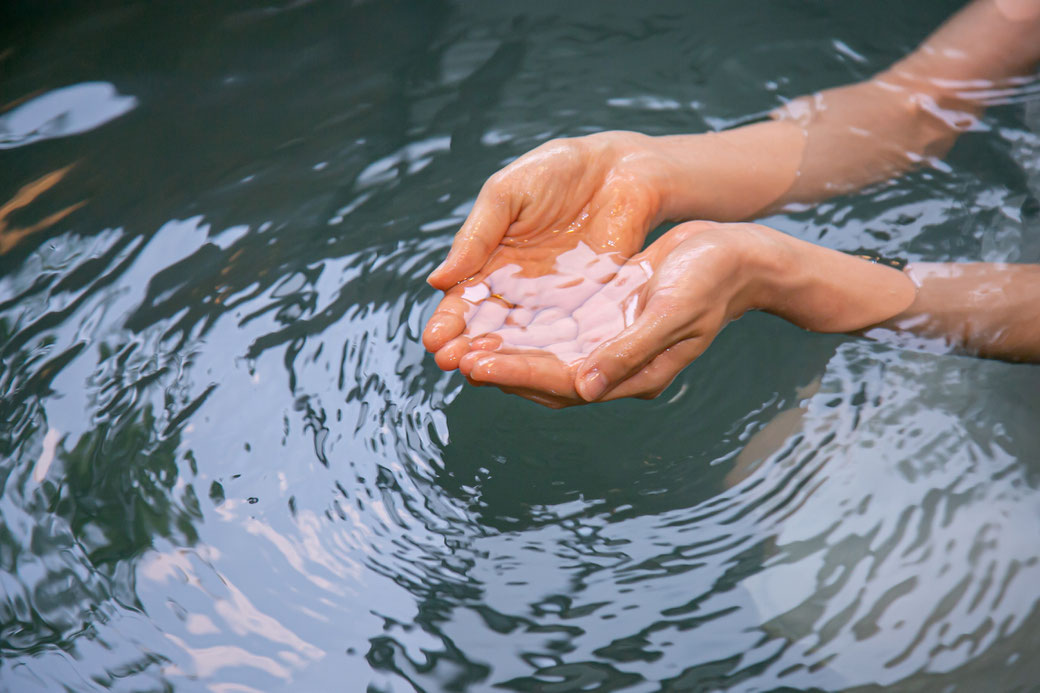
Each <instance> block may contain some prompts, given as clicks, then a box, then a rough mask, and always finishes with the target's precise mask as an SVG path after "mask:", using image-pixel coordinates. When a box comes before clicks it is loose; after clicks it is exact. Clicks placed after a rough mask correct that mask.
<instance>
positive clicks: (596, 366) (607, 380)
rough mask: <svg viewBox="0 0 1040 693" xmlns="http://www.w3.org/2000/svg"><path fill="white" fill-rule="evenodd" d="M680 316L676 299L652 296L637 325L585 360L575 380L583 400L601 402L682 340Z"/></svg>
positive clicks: (636, 322)
mask: <svg viewBox="0 0 1040 693" xmlns="http://www.w3.org/2000/svg"><path fill="white" fill-rule="evenodd" d="M681 315H682V313H681V310H680V309H679V306H678V305H677V304H676V301H675V299H673V298H671V297H668V296H664V295H661V294H656V295H654V296H652V297H651V298H650V300H649V301H648V302H647V304H646V307H645V308H644V309H643V312H642V313H640V315H639V317H638V318H636V320H635V322H633V323H632V324H631V325H629V326H628V327H627V328H625V329H624V330H622V331H621V333H620V334H618V336H617V337H614V338H613V339H611V340H610V341H608V342H605V343H603V344H601V345H600V346H598V347H597V348H596V349H595V350H593V352H592V353H591V354H589V356H588V358H586V359H585V362H584V363H583V364H582V366H581V368H580V369H579V370H578V374H577V378H576V381H575V389H576V390H577V391H578V394H579V395H581V397H582V399H584V400H585V401H587V402H592V401H594V400H597V399H599V398H600V397H602V396H603V395H605V394H606V393H607V392H608V391H609V390H611V389H613V388H615V387H617V386H618V385H620V384H621V383H622V382H624V381H625V380H627V379H628V378H630V377H632V376H633V375H635V374H637V373H639V371H641V370H642V369H643V367H644V366H646V364H648V363H649V362H650V361H652V360H653V359H654V358H655V357H656V356H658V355H659V354H660V353H661V352H663V351H664V350H665V349H668V348H669V347H671V346H672V345H673V344H675V343H676V342H678V341H680V340H681V339H682V329H683V324H684V321H683V320H682V317H681Z"/></svg>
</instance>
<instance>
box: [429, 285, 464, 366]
mask: <svg viewBox="0 0 1040 693" xmlns="http://www.w3.org/2000/svg"><path fill="white" fill-rule="evenodd" d="M473 310H474V307H473V304H472V303H470V302H469V301H466V300H465V299H463V298H462V295H461V293H458V292H452V293H449V294H447V295H446V296H445V297H444V298H443V299H441V302H440V303H439V304H438V305H437V308H436V310H434V311H433V315H431V316H430V319H429V320H428V321H427V322H426V329H424V330H423V336H422V340H423V346H425V347H426V350H427V351H430V352H435V351H437V350H439V349H440V348H441V347H443V346H444V345H445V344H447V343H448V342H449V341H451V340H452V339H455V338H456V337H458V336H459V335H460V334H462V332H463V331H464V330H465V329H466V316H467V315H469V314H470V313H471V312H473Z"/></svg>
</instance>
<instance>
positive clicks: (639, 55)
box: [0, 0, 1040, 692]
mask: <svg viewBox="0 0 1040 693" xmlns="http://www.w3.org/2000/svg"><path fill="white" fill-rule="evenodd" d="M956 7H957V5H956V4H955V3H946V2H917V3H899V2H894V1H893V2H884V3H880V4H878V3H872V4H869V5H859V4H849V3H844V4H842V3H815V2H814V3H786V2H784V3H770V4H768V5H766V4H749V5H744V4H738V5H733V4H727V3H696V4H691V3H686V2H676V3H654V4H652V5H649V6H645V7H644V6H638V7H634V6H632V5H631V4H629V3H613V2H606V3H604V2H596V3H592V2H588V3H582V2H579V3H568V4H566V6H564V5H560V4H558V3H524V4H523V6H520V5H515V4H501V3H477V2H405V1H401V2H393V1H377V0H373V1H371V2H360V3H347V2H318V1H316V2H274V3H269V4H255V5H251V4H247V3H242V2H232V1H226V2H189V3H178V4H175V5H171V4H165V3H144V2H140V3H134V2H115V1H110V2H102V3H96V4H93V5H92V7H91V8H90V9H89V10H87V9H84V8H83V7H80V6H79V5H77V4H73V3H52V4H48V5H47V6H46V7H45V8H43V9H41V8H39V7H37V6H36V5H35V4H34V3H29V2H15V3H14V4H9V5H7V6H5V8H4V9H2V10H0V411H2V417H0V422H2V423H0V452H2V454H0V688H2V689H4V690H11V691H30V690H60V689H63V688H65V689H70V690H77V691H78V690H107V689H114V690H159V689H173V690H178V691H182V690H183V691H191V690H213V691H248V690H258V691H272V690H292V691H309V690H348V691H363V690H371V691H409V690H426V691H441V690H445V691H463V690H471V691H479V690H515V691H556V692H562V691H577V690H582V691H590V690H599V691H610V690H624V691H654V690H662V689H664V690H675V691H678V690H716V689H726V690H734V691H765V690H774V689H777V688H781V687H785V686H786V687H791V688H795V689H808V688H813V687H815V688H819V689H825V690H845V689H848V690H875V689H890V690H899V691H905V690H957V691H978V690H987V691H1015V690H1029V689H1032V688H1034V687H1035V685H1036V682H1037V681H1038V680H1040V670H1038V664H1037V663H1036V661H1035V657H1033V653H1034V652H1036V651H1037V648H1038V647H1040V613H1038V611H1037V597H1038V593H1037V589H1036V585H1037V584H1038V580H1040V565H1038V555H1040V547H1038V545H1037V541H1036V537H1037V536H1038V532H1040V509H1038V508H1040V502H1038V501H1040V491H1038V485H1040V467H1038V459H1040V429H1038V428H1037V426H1036V423H1035V422H1036V419H1037V415H1038V409H1040V370H1038V369H1036V368H1035V367H1030V366H1016V365H1009V364H1003V363H996V362H987V361H980V360H973V359H969V358H963V357H955V356H944V355H937V354H929V353H919V352H915V351H909V350H901V349H898V348H896V347H892V346H885V345H881V344H875V343H870V342H866V341H859V340H855V339H850V338H845V337H833V336H820V335H811V334H807V333H804V332H802V331H800V330H798V329H796V328H793V327H791V326H789V325H787V324H785V323H783V322H781V321H779V320H776V319H773V318H771V317H768V316H763V315H752V316H749V317H747V318H745V319H743V320H741V321H740V322H738V323H736V324H734V325H732V326H730V327H729V328H727V330H726V331H725V332H724V333H723V335H722V336H721V337H720V338H719V340H718V341H717V342H716V344H715V345H714V346H713V347H712V348H711V350H710V351H709V352H708V353H707V354H706V355H705V356H704V357H702V358H701V359H700V360H698V361H697V362H696V363H695V364H694V365H693V366H692V367H690V368H689V369H687V370H686V371H685V372H684V373H683V375H682V376H681V377H680V378H679V379H678V380H677V382H676V383H675V384H674V385H673V386H672V387H671V388H670V389H669V390H668V391H667V392H666V393H665V394H664V395H663V396H662V397H661V398H660V399H658V400H655V401H653V402H637V401H632V402H617V403H611V404H608V405H602V406H595V407H589V408H584V409H577V410H565V411H558V412H553V411H548V410H543V409H541V408H538V407H536V406H535V405H532V404H530V403H528V402H525V401H523V400H520V399H518V398H512V397H507V396H505V395H502V394H501V393H498V392H496V391H492V390H490V389H488V388H481V389H474V388H469V387H464V383H463V381H462V379H461V378H460V377H459V376H458V375H454V374H443V373H441V372H440V371H439V370H437V368H436V367H435V365H434V364H433V361H432V359H431V358H430V357H429V356H428V355H426V354H425V353H424V352H423V349H422V346H421V345H420V343H419V341H418V337H419V334H420V330H421V327H422V325H423V323H424V322H425V319H426V318H427V317H428V315H429V313H430V312H431V311H432V309H433V306H434V305H435V304H436V301H437V296H436V295H435V294H434V292H433V291H432V290H430V289H429V288H428V287H427V286H426V285H425V284H424V283H423V279H424V277H425V275H426V274H427V273H428V272H429V271H430V270H431V269H432V268H433V267H434V266H435V264H436V263H437V262H439V261H440V259H441V258H442V256H443V254H444V252H445V250H446V249H447V247H448V245H449V243H450V239H451V235H452V234H453V233H454V231H455V230H456V229H457V227H458V225H459V223H460V222H461V220H462V219H463V218H464V217H465V214H466V212H467V211H468V209H469V207H470V206H471V204H472V202H473V199H474V197H475V195H476V192H477V190H478V189H479V187H480V184H481V183H482V182H483V180H484V178H486V177H487V176H488V175H489V174H490V173H492V172H493V171H495V170H496V169H497V168H499V167H500V166H502V165H503V164H504V163H506V162H508V161H510V160H511V159H513V158H515V157H516V156H518V155H520V154H521V153H523V152H525V151H527V150H529V149H531V148H532V147H534V146H536V145H537V144H540V143H541V142H543V141H545V140H546V139H548V138H552V137H556V136H569V135H579V134H583V133H587V132H595V131H600V130H605V129H634V130H640V131H643V132H648V133H650V134H665V133H675V132H697V131H704V130H709V129H718V128H723V127H727V126H729V125H732V124H734V123H736V122H738V121H740V120H741V119H743V118H745V117H748V116H752V115H755V114H760V113H763V112H766V111H768V110H769V109H771V108H774V107H775V106H777V105H778V104H780V103H782V102H783V101H784V100H786V99H789V98H792V97H794V96H797V95H799V94H802V93H805V92H807V91H811V90H814V89H820V88H825V87H829V86H833V85H837V84H842V83H846V82H849V81H852V80H855V79H860V78H863V77H866V76H868V75H870V74H871V73H873V72H875V71H877V70H879V69H882V68H883V67H885V66H887V65H888V64H889V63H890V62H891V61H892V60H894V59H896V58H898V57H899V56H901V55H903V54H904V53H905V52H906V51H908V50H910V49H911V48H912V47H913V46H914V45H916V44H917V42H919V41H920V40H921V39H922V38H923V37H924V36H925V35H926V34H927V33H928V32H929V31H930V30H931V29H932V28H934V27H935V26H936V25H937V24H938V23H939V22H940V21H941V19H942V18H943V17H945V16H947V15H948V14H950V13H951V12H952V11H954V10H955V9H956ZM985 123H986V125H987V129H986V131H984V132H978V133H973V134H970V135H967V136H965V137H964V138H962V140H961V142H959V143H958V145H957V147H956V148H955V149H954V151H953V152H952V153H951V155H950V157H949V158H948V164H949V165H948V167H946V168H943V169H941V170H929V171H921V172H918V173H915V174H913V175H911V176H908V177H906V178H904V179H902V180H900V181H898V182H895V183H893V184H888V185H883V186H880V187H878V188H877V189H874V190H872V191H868V192H866V193H864V194H862V195H860V196H856V197H849V198H840V199H836V200H833V201H830V202H827V203H825V204H822V205H820V206H819V207H817V208H816V209H813V210H808V211H805V212H799V213H797V214H790V215H783V216H777V217H773V218H771V219H769V220H768V221H769V223H770V224H772V225H774V226H776V227H777V228H781V229H783V230H785V231H787V232H789V233H792V234H794V235H796V236H798V237H800V238H804V239H807V240H811V241H816V242H820V243H823V244H825V245H829V246H831V247H837V248H858V247H867V248H873V249H875V250H877V251H878V252H881V253H883V254H890V255H902V256H905V257H908V258H910V259H912V260H914V259H919V260H938V261H943V260H971V259H983V260H989V261H1030V262H1037V261H1040V242H1038V239H1040V233H1038V232H1040V220H1038V210H1040V205H1038V204H1037V202H1036V192H1037V190H1038V189H1040V165H1038V161H1040V136H1038V135H1037V134H1036V132H1037V129H1038V127H1037V124H1038V123H1040V112H1038V110H1037V109H1036V104H1035V103H1034V104H1029V103H1027V104H1024V105H1023V104H1013V105H1009V106H1004V107H997V108H994V109H991V110H990V112H989V113H988V114H987V116H986V119H985ZM749 442H750V443H751V444H750V445H749Z"/></svg>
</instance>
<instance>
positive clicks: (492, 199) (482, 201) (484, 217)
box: [426, 184, 514, 291]
mask: <svg viewBox="0 0 1040 693" xmlns="http://www.w3.org/2000/svg"><path fill="white" fill-rule="evenodd" d="M512 207H513V204H512V200H511V199H510V197H509V196H508V195H507V196H502V195H500V194H495V193H492V192H491V189H490V184H485V185H484V187H483V188H482V189H481V191H480V195H478V196H477V201H476V202H475V203H474V204H473V209H472V211H470V213H469V216H468V217H466V221H465V223H464V224H463V225H462V228H461V229H459V232H458V233H457V234H455V239H454V240H453V241H452V243H451V250H449V251H448V257H447V258H445V260H444V262H442V263H441V264H440V266H438V267H437V269H435V270H433V272H431V273H430V276H429V277H428V278H427V280H426V281H428V282H429V283H430V286H432V287H433V288H435V289H440V290H441V291H447V290H448V289H450V288H451V287H452V286H454V285H456V284H458V283H459V282H461V281H462V280H463V279H466V278H468V277H471V276H473V275H474V274H476V273H477V272H478V271H479V270H480V268H481V267H483V266H484V263H486V262H487V260H488V258H489V257H491V253H492V252H494V250H495V248H497V247H498V245H499V243H500V242H501V241H502V238H503V237H504V236H505V235H506V231H508V230H509V225H510V224H512V223H513V220H514V219H513V217H514V215H513V213H512Z"/></svg>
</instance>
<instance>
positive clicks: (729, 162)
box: [654, 0, 1040, 221]
mask: <svg viewBox="0 0 1040 693" xmlns="http://www.w3.org/2000/svg"><path fill="white" fill-rule="evenodd" d="M1038 61H1040V0H976V2H974V3H972V4H970V5H968V6H967V7H965V8H964V9H963V10H961V11H960V12H958V13H957V14H956V15H954V16H953V17H952V18H951V19H950V20H949V21H947V22H946V23H945V24H943V25H942V26H941V27H940V28H939V29H938V30H936V32H935V33H933V34H932V35H931V36H930V37H929V38H928V39H927V40H926V41H925V42H924V43H923V44H922V45H921V46H920V47H918V48H917V50H915V51H914V52H913V53H911V54H910V55H908V56H907V57H906V58H904V59H903V60H900V61H899V62H898V63H896V64H895V65H893V66H892V67H890V68H889V69H887V70H885V71H884V72H882V73H880V74H878V75H876V76H875V77H873V78H872V79H869V80H867V81H865V82H861V83H858V84H853V85H849V86H844V87H839V88H836V89H829V90H827V91H824V92H821V93H818V94H815V95H813V96H805V97H801V98H799V99H796V100H795V101H792V102H791V103H789V104H787V106H785V107H784V108H782V109H780V110H778V111H777V112H775V113H774V114H773V117H774V120H773V121H771V122H766V123H760V124H756V125H751V126H747V127H742V128H736V129H734V130H729V131H725V132H721V133H711V134H708V135H680V136H674V137H662V138H655V142H654V146H655V147H657V148H658V149H659V156H660V158H661V159H662V161H663V162H664V166H665V168H666V170H667V171H668V175H667V176H666V181H667V183H666V185H665V186H664V187H663V188H662V193H663V201H664V216H665V217H666V218H670V219H677V220H678V219H690V218H708V219H715V220H718V221H735V220H741V219H748V218H753V217H755V216H760V215H761V214H763V213H765V212H769V211H771V210H774V209H777V208H780V207H783V206H784V205H787V204H790V203H809V202H816V201H819V200H821V199H824V198H826V197H829V196H832V195H836V194H842V193H847V192H851V191H854V190H856V189H858V188H860V187H863V186H865V185H869V184H871V183H875V182H879V181H882V180H885V179H887V178H890V177H892V176H895V175H898V174H901V173H903V172H905V171H907V170H909V169H911V168H914V167H916V166H918V165H920V164H922V163H926V162H928V161H930V160H934V159H935V158H937V157H941V156H943V155H944V154H945V153H946V151H947V150H948V149H949V148H950V147H951V146H952V145H953V142H954V140H955V139H956V137H957V135H958V134H960V133H961V132H963V131H965V130H968V129H970V128H972V127H974V126H975V125H976V124H977V116H978V115H979V114H980V113H981V111H982V110H983V108H984V107H985V106H986V105H987V104H989V103H992V102H999V101H1000V100H1001V99H1003V98H1007V97H1008V96H1009V95H1010V94H1011V93H1012V91H1013V88H1014V87H1015V86H1016V84H1021V83H1023V81H1025V80H1024V78H1023V77H1022V76H1023V75H1025V74H1028V73H1029V71H1030V70H1032V69H1033V67H1034V66H1035V65H1036V63H1037V62H1038ZM703 180H712V181H713V184H712V185H711V186H710V187H704V186H702V185H698V182H699V181H703Z"/></svg>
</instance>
